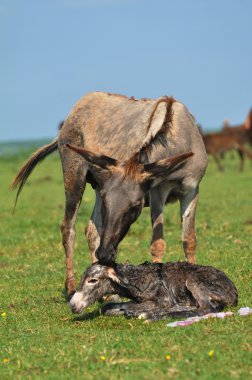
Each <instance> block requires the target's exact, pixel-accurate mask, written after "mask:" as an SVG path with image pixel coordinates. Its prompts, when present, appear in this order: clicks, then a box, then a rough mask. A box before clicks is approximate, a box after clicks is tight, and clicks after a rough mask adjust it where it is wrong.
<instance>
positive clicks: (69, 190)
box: [61, 151, 87, 295]
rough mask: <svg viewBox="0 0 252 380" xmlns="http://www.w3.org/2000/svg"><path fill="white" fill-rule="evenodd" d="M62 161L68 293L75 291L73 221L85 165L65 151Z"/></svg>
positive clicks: (79, 201) (83, 179) (63, 230)
mask: <svg viewBox="0 0 252 380" xmlns="http://www.w3.org/2000/svg"><path fill="white" fill-rule="evenodd" d="M62 162H63V175H64V185H65V196H66V205H65V216H64V219H63V222H62V224H61V234H62V243H63V246H64V249H65V255H66V282H65V286H66V290H67V293H68V295H71V294H73V293H74V292H75V279H74V269H73V250H74V241H75V221H76V217H77V213H78V209H79V206H80V204H81V199H82V195H83V192H84V189H85V185H86V173H87V167H86V165H85V161H84V160H83V159H82V158H80V157H77V154H76V153H73V152H70V151H68V152H66V151H65V156H64V159H63V160H62Z"/></svg>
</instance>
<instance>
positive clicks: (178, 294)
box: [70, 262, 238, 320]
mask: <svg viewBox="0 0 252 380" xmlns="http://www.w3.org/2000/svg"><path fill="white" fill-rule="evenodd" d="M114 294H117V295H119V296H120V297H126V298H129V299H131V300H132V301H130V302H123V303H111V304H107V305H106V306H105V307H104V308H103V313H104V314H105V315H125V316H128V317H142V318H145V319H148V320H159V319H164V318H166V317H168V316H173V317H181V316H183V317H185V316H196V315H204V314H208V313H211V312H217V311H221V310H223V309H224V308H225V307H226V306H235V305H237V302H238V293H237V289H236V287H235V285H234V284H233V282H232V281H231V280H230V279H229V278H228V277H227V276H226V275H225V273H223V272H222V271H220V270H218V269H215V268H213V267H210V266H203V265H196V264H190V263H187V262H177V263H166V264H161V263H148V262H146V263H143V264H140V265H128V264H114V265H113V266H104V265H101V264H98V263H95V264H93V265H92V266H90V267H89V268H87V269H86V271H85V272H84V274H83V277H82V279H81V282H80V286H79V288H78V289H77V291H76V293H75V294H74V295H73V297H72V299H71V301H70V307H71V310H72V311H73V312H74V313H81V311H82V310H83V309H84V308H86V307H88V306H89V305H91V304H92V303H94V302H95V301H97V300H99V299H101V298H102V297H104V296H106V295H114Z"/></svg>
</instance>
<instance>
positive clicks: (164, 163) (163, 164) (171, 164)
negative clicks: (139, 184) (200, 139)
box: [144, 152, 193, 180]
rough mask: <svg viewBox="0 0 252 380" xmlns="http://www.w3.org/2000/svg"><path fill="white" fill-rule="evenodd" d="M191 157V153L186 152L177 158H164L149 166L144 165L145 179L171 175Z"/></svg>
mask: <svg viewBox="0 0 252 380" xmlns="http://www.w3.org/2000/svg"><path fill="white" fill-rule="evenodd" d="M191 156H193V152H187V153H183V154H181V155H179V156H174V157H169V158H165V159H163V160H159V161H156V162H153V163H151V164H145V165H144V171H145V174H146V179H147V180H148V179H153V178H156V177H161V176H163V175H165V176H167V175H169V174H170V173H173V172H174V171H176V170H178V169H179V168H180V167H181V165H183V163H184V162H185V161H186V160H188V158H190V157H191Z"/></svg>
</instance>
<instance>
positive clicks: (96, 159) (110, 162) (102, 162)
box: [66, 144, 118, 169]
mask: <svg viewBox="0 0 252 380" xmlns="http://www.w3.org/2000/svg"><path fill="white" fill-rule="evenodd" d="M66 146H67V147H68V148H69V149H72V150H74V151H75V152H76V153H78V154H80V155H81V156H82V157H83V158H85V160H86V161H88V162H89V163H90V164H92V165H97V166H99V167H101V168H103V169H109V168H110V167H111V166H116V165H117V164H118V162H117V160H115V159H114V158H111V157H108V156H105V155H103V154H98V153H94V152H90V150H86V149H83V148H80V147H78V146H74V145H70V144H66Z"/></svg>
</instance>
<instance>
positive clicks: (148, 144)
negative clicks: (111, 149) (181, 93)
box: [124, 96, 175, 177]
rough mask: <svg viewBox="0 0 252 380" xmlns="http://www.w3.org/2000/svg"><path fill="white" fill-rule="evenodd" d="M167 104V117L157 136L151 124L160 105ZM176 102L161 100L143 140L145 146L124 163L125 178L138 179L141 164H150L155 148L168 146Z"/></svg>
mask: <svg viewBox="0 0 252 380" xmlns="http://www.w3.org/2000/svg"><path fill="white" fill-rule="evenodd" d="M162 102H164V103H166V115H165V119H164V122H163V124H162V125H161V128H160V129H159V130H158V131H156V133H155V135H153V132H152V131H151V123H152V121H153V118H154V115H155V112H156V110H157V107H158V106H159V104H160V103H162ZM174 102H175V100H174V99H173V98H172V97H168V96H164V97H162V98H160V99H159V100H158V101H157V103H156V106H155V108H154V110H153V112H152V114H151V116H150V119H149V130H148V132H147V135H146V138H145V139H144V140H143V145H142V146H141V147H140V148H139V150H138V151H137V152H136V153H134V154H133V156H132V157H131V158H130V159H128V160H127V161H126V162H125V163H124V171H125V176H130V177H136V176H137V175H138V174H139V163H140V164H147V163H149V156H150V153H151V152H152V150H153V148H157V147H158V146H159V145H162V146H164V147H165V146H166V145H167V132H168V131H169V128H170V125H171V123H172V119H173V111H172V104H173V103H174Z"/></svg>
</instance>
